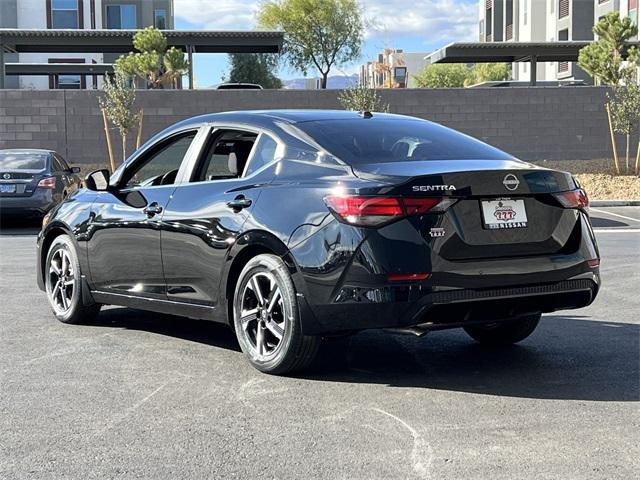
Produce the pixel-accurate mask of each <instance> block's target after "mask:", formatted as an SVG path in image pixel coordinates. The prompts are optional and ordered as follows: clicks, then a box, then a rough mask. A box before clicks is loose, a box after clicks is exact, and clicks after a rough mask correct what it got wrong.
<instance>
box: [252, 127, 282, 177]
mask: <svg viewBox="0 0 640 480" xmlns="http://www.w3.org/2000/svg"><path fill="white" fill-rule="evenodd" d="M277 149H278V144H277V143H276V141H275V140H274V139H273V138H271V137H270V136H269V135H266V134H262V135H260V138H259V139H258V143H256V146H255V147H254V149H253V155H252V156H251V160H249V165H247V171H246V173H245V175H251V174H252V173H253V172H255V171H256V170H258V169H260V168H262V167H264V166H265V165H266V164H267V163H269V162H272V161H273V159H274V158H275V156H276V150H277Z"/></svg>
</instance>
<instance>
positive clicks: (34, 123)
mask: <svg viewBox="0 0 640 480" xmlns="http://www.w3.org/2000/svg"><path fill="white" fill-rule="evenodd" d="M337 93H338V92H337V91H336V90H326V91H308V90H297V91H296V90H263V91H256V90H254V91H216V90H195V91H187V90H178V91H176V90H167V91H140V92H138V94H137V103H138V105H139V106H140V107H142V108H143V109H144V115H145V122H144V129H143V138H144V139H147V138H149V137H150V136H151V135H153V134H154V133H156V132H157V131H159V130H161V129H162V128H164V127H166V126H168V125H170V124H172V123H174V122H176V121H178V120H181V119H184V118H187V117H190V116H193V115H199V114H203V113H208V112H220V111H226V110H247V109H269V108H340V105H339V103H338V101H337ZM97 95H98V92H95V91H28V90H0V149H2V148H14V147H28V148H52V149H55V150H58V151H59V152H60V153H62V154H63V155H64V156H65V157H67V158H68V160H69V161H70V162H72V163H99V162H104V161H105V159H106V158H107V153H106V151H107V150H106V141H105V135H104V131H103V127H102V116H101V114H100V111H99V109H98V101H97ZM381 96H382V97H383V99H384V101H385V102H386V103H388V104H389V105H390V107H391V108H390V109H391V112H393V113H402V114H406V115H413V116H416V117H420V118H426V119H429V120H433V121H436V122H440V123H443V124H445V125H447V126H450V127H452V128H455V129H458V130H461V131H463V132H465V133H468V134H470V135H472V136H475V137H477V138H479V139H481V140H484V141H486V142H488V143H490V144H492V145H495V146H497V147H499V148H502V149H504V150H506V151H508V152H510V153H512V154H514V155H515V156H517V157H520V158H522V159H525V160H542V159H560V160H563V159H567V160H573V159H589V158H606V157H609V156H610V147H609V138H608V129H607V124H606V114H605V113H604V109H603V107H602V105H603V102H604V100H605V89H603V88H597V87H553V88H549V87H527V88H494V89H491V88H486V89H434V90H429V89H424V90H422V89H416V90H386V91H381ZM114 139H115V142H114V143H115V147H116V152H117V154H118V155H120V150H119V146H118V145H119V138H118V137H117V132H115V131H114Z"/></svg>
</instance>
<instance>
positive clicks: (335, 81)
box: [282, 73, 359, 90]
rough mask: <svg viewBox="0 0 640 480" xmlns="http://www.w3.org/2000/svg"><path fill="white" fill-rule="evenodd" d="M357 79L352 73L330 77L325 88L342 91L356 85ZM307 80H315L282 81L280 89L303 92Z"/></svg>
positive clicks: (296, 79)
mask: <svg viewBox="0 0 640 480" xmlns="http://www.w3.org/2000/svg"><path fill="white" fill-rule="evenodd" d="M316 78H317V77H316ZM358 78H359V76H358V74H357V73H354V74H353V75H331V76H329V78H328V79H327V88H330V89H343V88H347V87H352V86H354V85H357V84H358ZM309 80H315V78H313V77H312V78H292V79H290V80H283V81H282V88H286V89H290V90H304V89H305V85H306V83H307V81H309ZM318 81H319V79H318ZM309 83H311V82H309Z"/></svg>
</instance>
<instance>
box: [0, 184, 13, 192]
mask: <svg viewBox="0 0 640 480" xmlns="http://www.w3.org/2000/svg"><path fill="white" fill-rule="evenodd" d="M0 193H16V185H15V183H5V184H0Z"/></svg>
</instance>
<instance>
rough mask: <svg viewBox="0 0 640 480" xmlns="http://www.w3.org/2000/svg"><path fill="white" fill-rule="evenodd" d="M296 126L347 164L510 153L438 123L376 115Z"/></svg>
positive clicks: (486, 157) (504, 156) (487, 157)
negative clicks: (369, 117) (378, 116)
mask: <svg viewBox="0 0 640 480" xmlns="http://www.w3.org/2000/svg"><path fill="white" fill-rule="evenodd" d="M297 127H298V128H299V129H300V130H302V131H303V132H304V133H306V134H307V135H309V136H310V137H312V138H313V139H314V140H316V141H317V142H318V143H319V144H320V145H321V146H322V147H323V148H325V149H326V150H327V151H328V152H329V153H331V154H332V155H334V156H335V157H337V158H339V159H341V160H343V161H344V162H346V163H348V164H351V165H358V164H365V163H388V162H408V161H424V160H507V159H510V158H512V157H511V156H510V155H508V154H506V153H504V152H502V151H500V150H498V149H497V148H494V147H491V146H489V145H487V144H485V143H482V142H480V141H479V140H476V139H474V138H471V137H468V136H466V135H464V134H462V133H459V132H456V131H454V130H451V129H448V128H446V127H443V126H441V125H438V124H435V123H431V122H426V121H420V120H397V119H387V118H378V119H376V115H375V114H374V116H373V118H371V119H362V118H357V119H349V120H331V121H310V122H300V123H298V124H297Z"/></svg>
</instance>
